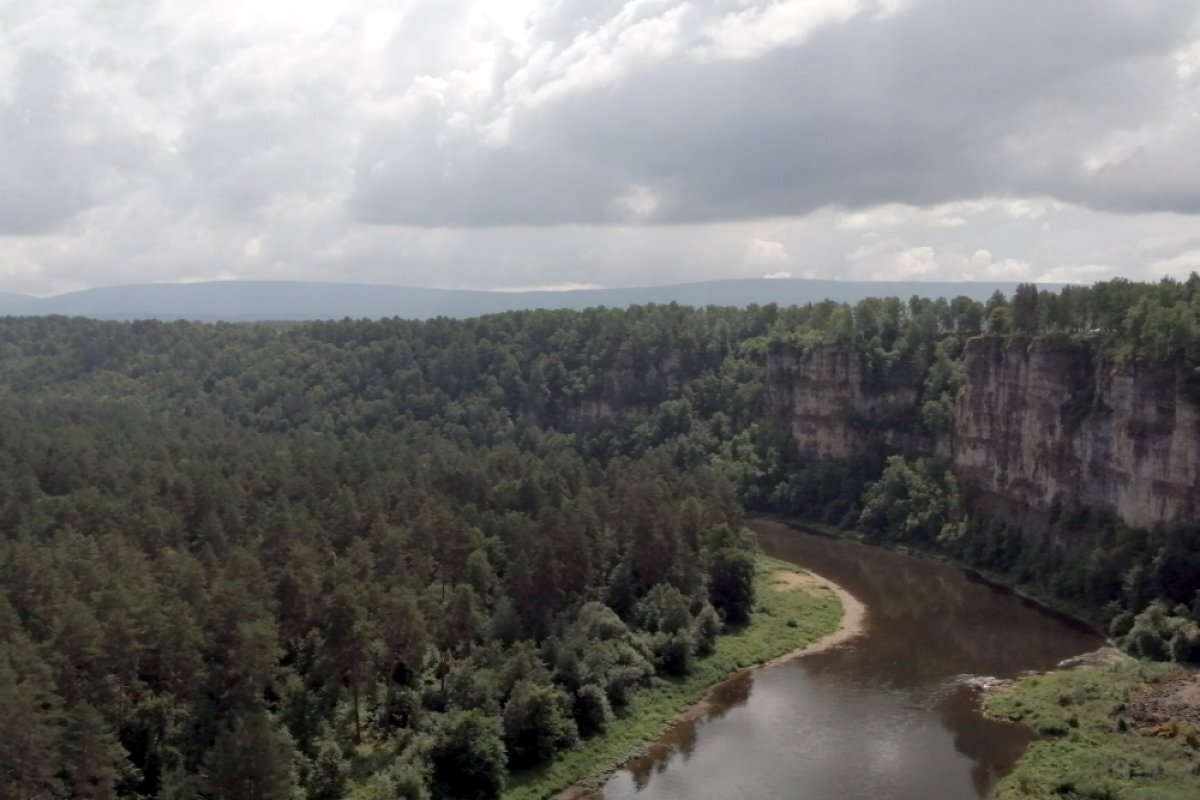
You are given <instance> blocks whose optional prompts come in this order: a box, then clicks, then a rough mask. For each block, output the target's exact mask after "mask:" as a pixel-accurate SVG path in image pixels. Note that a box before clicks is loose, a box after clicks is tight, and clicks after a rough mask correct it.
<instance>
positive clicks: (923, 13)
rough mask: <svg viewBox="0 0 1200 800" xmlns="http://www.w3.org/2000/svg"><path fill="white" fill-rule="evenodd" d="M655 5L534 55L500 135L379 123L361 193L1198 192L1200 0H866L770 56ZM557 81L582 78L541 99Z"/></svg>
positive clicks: (492, 202)
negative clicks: (653, 32) (642, 44)
mask: <svg viewBox="0 0 1200 800" xmlns="http://www.w3.org/2000/svg"><path fill="white" fill-rule="evenodd" d="M630 5H632V4H630ZM645 5H647V6H650V7H651V8H652V9H653V15H651V14H649V13H644V14H642V15H640V16H639V15H633V14H629V15H627V16H626V18H624V19H621V20H620V21H619V23H618V22H617V20H618V17H619V15H620V14H622V13H624V12H625V9H626V8H627V7H622V8H620V9H617V10H616V13H615V14H614V16H613V17H610V18H609V19H608V20H607V21H605V22H601V23H597V25H598V29H604V27H605V26H606V25H607V26H609V27H611V28H613V29H614V30H612V31H611V32H610V33H609V35H607V36H605V37H596V38H598V39H600V41H597V42H595V43H594V52H583V53H575V54H572V51H573V50H578V49H579V42H580V40H581V37H583V36H585V35H586V34H583V33H580V32H579V31H578V30H574V29H570V28H567V29H566V30H564V31H562V33H563V36H564V38H563V40H562V41H559V42H546V43H542V44H541V45H540V47H544V48H548V49H549V51H550V52H551V53H553V54H555V56H556V57H557V59H558V60H559V61H560V62H561V63H560V65H559V68H558V69H557V70H554V69H550V68H547V69H545V70H543V80H544V81H545V83H543V84H541V85H538V84H536V83H533V84H532V85H530V79H529V78H528V77H527V76H524V75H523V74H522V73H521V71H520V70H519V69H518V70H517V71H515V72H514V74H513V75H510V76H509V77H508V79H507V80H508V81H510V82H521V81H524V85H523V87H522V89H521V90H520V91H508V92H506V91H505V89H504V88H502V89H501V91H500V92H498V94H499V95H501V97H503V98H504V103H503V104H502V106H501V108H500V109H499V111H498V112H497V110H496V109H495V108H494V107H493V108H488V109H487V112H491V113H498V114H499V115H501V116H502V117H503V118H504V119H505V124H506V125H507V126H508V129H509V130H508V132H507V136H506V137H505V139H504V140H503V141H502V142H489V141H487V140H486V138H485V137H483V136H481V135H478V132H477V131H469V132H463V131H459V132H455V131H453V130H451V129H450V126H449V125H448V124H447V121H446V120H445V119H443V118H438V117H437V116H436V115H424V116H421V117H418V118H416V119H413V120H406V121H404V122H398V123H396V124H394V125H393V126H390V127H388V126H385V127H384V128H382V129H381V130H380V131H379V132H377V133H376V134H375V135H374V136H371V137H369V139H368V141H367V143H366V144H365V145H364V146H363V148H362V151H361V153H360V156H359V168H358V172H357V180H356V193H355V196H354V203H355V210H356V212H357V213H358V214H360V215H361V217H362V218H363V219H365V220H368V221H371V222H396V223H406V224H414V225H430V226H439V225H469V226H470V225H485V226H486V225H510V224H533V225H546V224H559V223H564V222H614V221H622V220H623V219H624V218H627V217H628V216H629V213H628V211H627V209H625V208H624V206H623V205H622V203H621V202H620V201H621V198H622V197H623V196H625V195H626V194H628V193H629V192H630V191H634V190H638V191H640V192H642V193H643V195H644V196H645V197H646V198H647V206H648V207H647V208H646V210H645V213H643V214H642V215H640V221H647V220H650V221H661V222H694V221H712V220H729V219H752V218H758V217H763V216H777V215H794V214H803V213H807V212H809V211H812V210H813V209H816V208H819V207H821V206H824V205H829V204H838V205H844V206H849V207H864V206H870V205H876V204H880V203H889V202H904V203H913V204H922V205H923V204H931V203H940V202H947V201H950V200H954V199H960V198H963V197H977V196H995V195H1011V194H1033V195H1046V196H1051V197H1055V198H1059V199H1062V200H1065V201H1068V202H1073V203H1079V204H1083V205H1087V206H1090V207H1094V208H1102V209H1119V210H1155V211H1162V210H1169V211H1180V212H1184V213H1193V212H1195V211H1197V210H1198V203H1200V182H1197V181H1196V178H1197V177H1200V175H1198V174H1197V172H1198V171H1197V163H1196V161H1197V160H1196V159H1195V158H1194V157H1192V156H1190V155H1188V153H1187V152H1186V151H1187V150H1188V149H1189V148H1191V147H1192V143H1193V142H1195V141H1200V136H1197V134H1200V124H1198V123H1197V119H1196V116H1195V113H1194V112H1195V107H1196V103H1197V101H1198V100H1200V92H1198V91H1197V88H1196V85H1195V84H1196V82H1195V80H1194V78H1193V76H1191V75H1185V74H1181V72H1180V69H1179V64H1178V58H1177V56H1176V51H1177V50H1178V49H1179V48H1180V47H1182V46H1184V45H1186V44H1187V42H1188V37H1189V35H1191V34H1192V33H1194V31H1195V20H1196V16H1197V7H1196V5H1195V4H1194V3H1192V2H1163V3H1154V4H1135V3H1129V2H1125V3H1119V2H1095V1H1094V0H1074V1H1073V2H1057V3H1051V4H1047V3H1044V2H1037V1H1036V0H1028V1H1026V0H1016V1H1015V2H1005V3H962V2H932V1H931V2H924V3H917V4H915V5H913V6H912V7H911V8H908V9H905V10H902V11H901V12H899V13H895V14H891V15H886V16H882V17H880V16H878V15H872V14H871V13H869V12H870V11H871V10H872V9H871V7H870V6H868V5H862V6H861V7H858V8H854V9H852V11H853V13H851V14H849V15H848V18H844V19H843V18H842V17H840V16H838V15H834V14H831V15H830V16H829V17H828V18H818V19H814V20H813V23H812V26H811V28H810V29H809V30H807V31H805V30H804V29H803V28H798V30H797V32H796V37H795V38H796V39H797V40H798V41H790V40H788V39H786V38H783V39H782V40H781V41H780V42H778V43H777V44H776V45H775V46H772V47H769V48H763V51H762V52H759V53H754V54H753V56H754V57H736V56H738V54H739V51H738V50H737V49H736V48H733V45H729V44H727V45H725V46H723V47H722V46H718V45H717V44H714V43H713V42H712V41H711V40H712V39H713V37H715V36H717V34H715V33H713V32H712V31H713V30H714V26H716V25H718V24H719V23H720V22H721V20H722V19H723V17H722V15H721V11H720V9H719V8H717V9H715V10H713V11H710V12H708V13H707V14H706V15H702V14H701V13H700V12H698V11H696V10H695V9H694V8H693V7H692V6H690V5H686V4H680V5H675V6H667V5H665V4H645ZM830 5H831V7H832V6H836V4H830ZM845 5H849V6H853V5H854V4H845ZM875 10H876V11H877V10H878V9H875ZM639 27H657V30H658V39H657V41H658V47H659V49H660V52H659V53H658V56H657V57H656V58H648V57H646V56H645V54H644V51H643V50H640V49H639V50H636V51H634V52H636V53H637V54H639V55H641V56H642V60H641V61H639V60H638V59H637V58H635V57H634V56H633V55H631V53H630V49H629V48H627V47H625V46H624V45H623V40H624V38H626V37H631V38H635V39H636V38H638V37H639ZM727 27H730V28H732V27H734V26H732V25H731V24H729V25H727ZM550 29H551V30H554V29H556V28H555V27H554V26H550ZM706 31H707V32H708V33H707V34H706ZM706 35H707V37H708V40H709V41H708V45H707V49H706V47H705V42H706ZM728 36H729V38H731V39H733V38H736V37H734V35H733V34H728ZM731 48H733V49H731ZM610 58H611V59H614V60H615V63H610V62H608V61H606V60H605V59H610ZM647 61H648V62H651V63H649V64H647V63H646V62H647ZM628 62H633V63H632V64H631V63H628ZM500 83H501V86H502V87H505V83H504V82H503V81H501V82H500ZM556 83H557V84H561V85H565V87H567V88H563V89H562V90H560V91H559V92H558V93H556V94H555V95H554V99H552V100H550V101H545V102H538V99H539V92H542V93H545V92H546V91H547V87H551V88H552V87H554V86H555V84H556ZM1188 106H1190V108H1188ZM1189 111H1190V113H1189ZM1131 120H1133V121H1136V126H1137V127H1135V128H1132V129H1130V128H1129V127H1128V125H1129V123H1130V121H1131ZM483 121H484V122H486V116H485V117H484V119H483ZM1139 137H1140V138H1141V139H1142V140H1143V141H1140V142H1139ZM1123 141H1124V142H1125V144H1124V145H1122V142H1123ZM396 142H404V144H403V145H401V146H395V144H394V143H396ZM1089 155H1090V156H1091V157H1090V160H1089Z"/></svg>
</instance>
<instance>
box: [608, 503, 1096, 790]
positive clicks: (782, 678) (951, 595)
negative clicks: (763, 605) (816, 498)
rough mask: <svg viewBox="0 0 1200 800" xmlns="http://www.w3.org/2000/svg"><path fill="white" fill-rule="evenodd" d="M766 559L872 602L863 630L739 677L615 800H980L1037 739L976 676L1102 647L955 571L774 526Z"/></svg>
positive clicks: (765, 532)
mask: <svg viewBox="0 0 1200 800" xmlns="http://www.w3.org/2000/svg"><path fill="white" fill-rule="evenodd" d="M752 527H754V529H755V530H756V531H757V532H758V536H759V544H760V545H761V547H762V549H763V551H764V552H765V553H767V554H768V555H771V556H774V557H776V558H780V559H784V560H786V561H789V562H791V563H793V564H796V565H798V566H800V567H803V568H805V569H810V570H812V571H813V572H816V573H817V574H819V575H822V576H824V577H826V578H828V579H830V580H832V581H833V582H834V583H837V584H839V585H841V586H842V587H843V588H845V589H847V590H848V591H849V592H850V593H851V594H852V595H854V596H855V597H856V598H858V599H859V600H860V601H862V602H863V603H864V604H865V605H866V607H867V617H866V626H865V630H864V632H863V634H862V635H861V636H858V637H857V638H854V639H852V640H851V641H849V642H846V643H844V644H842V645H840V646H838V647H835V648H833V649H830V650H826V651H823V652H816V653H811V654H808V655H804V656H800V657H799V658H796V659H794V660H791V661H788V662H785V663H783V664H781V665H778V666H774V667H771V668H769V669H763V670H754V671H751V672H748V673H743V674H742V675H740V676H739V677H737V678H735V679H734V680H731V681H729V682H727V683H725V684H722V686H721V687H719V689H718V691H717V693H716V697H715V698H714V699H713V703H712V707H711V709H710V710H709V712H708V713H707V714H706V715H705V716H702V717H701V718H699V719H697V720H695V721H693V722H685V723H681V724H680V725H678V726H676V727H675V728H673V729H672V730H671V731H669V732H668V733H667V734H666V735H665V736H664V737H663V739H662V740H661V741H660V742H658V743H656V745H655V746H653V747H651V748H650V755H648V756H647V757H645V758H642V759H639V760H637V761H635V762H633V763H631V764H629V765H627V766H626V767H625V768H623V769H621V770H619V771H618V772H616V773H615V774H614V775H613V776H612V777H611V778H610V779H609V781H608V782H607V783H606V784H605V786H604V788H603V794H602V796H603V797H604V798H605V800H622V799H624V798H629V799H630V800H632V799H633V798H637V800H683V799H684V798H689V799H695V800H707V799H708V798H712V800H718V799H719V800H725V799H726V798H729V799H730V800H733V799H734V798H742V799H744V800H775V799H776V798H779V800H783V799H784V798H787V799H789V800H807V799H809V798H811V799H812V800H860V798H861V800H974V799H975V798H987V797H990V796H991V793H992V789H993V787H994V786H995V784H996V781H998V780H999V779H1000V778H1001V777H1002V776H1003V775H1004V774H1005V773H1006V772H1007V771H1008V770H1010V769H1011V768H1012V765H1013V764H1014V763H1015V761H1016V759H1017V758H1018V757H1020V755H1021V753H1022V752H1024V750H1025V747H1026V745H1027V744H1028V743H1029V741H1030V740H1031V738H1032V733H1031V732H1030V731H1029V730H1028V729H1026V728H1023V727H1021V726H1018V725H1013V724H1009V723H1005V722H999V721H996V720H989V719H986V718H985V717H984V716H983V715H982V714H981V712H980V710H979V698H980V689H979V683H980V679H981V678H1001V679H1006V678H1014V677H1016V676H1018V675H1019V674H1021V673H1022V672H1025V671H1028V670H1039V671H1040V670H1047V669H1050V668H1052V667H1054V666H1055V665H1056V664H1057V663H1058V662H1060V661H1062V660H1063V659H1067V658H1070V657H1072V656H1077V655H1080V654H1082V653H1086V652H1089V651H1092V650H1095V649H1096V648H1098V647H1101V646H1102V645H1103V644H1104V641H1103V639H1102V638H1101V637H1100V636H1098V635H1097V634H1096V633H1094V632H1092V631H1091V630H1089V629H1088V628H1087V627H1086V626H1084V625H1082V624H1081V623H1078V622H1076V621H1074V620H1072V619H1070V618H1068V617H1065V616H1062V615H1059V614H1055V613H1053V612H1051V611H1048V610H1047V609H1044V608H1042V607H1040V606H1038V605H1036V604H1034V603H1031V602H1029V601H1026V600H1024V599H1022V598H1021V597H1019V596H1017V595H1014V594H1013V593H1011V592H1009V591H1007V590H1005V589H1002V588H998V587H995V586H993V585H990V584H988V583H986V582H984V581H982V580H980V579H979V578H977V577H974V576H972V575H971V574H969V573H967V572H965V571H964V570H961V569H958V568H956V567H953V566H950V565H947V564H940V563H937V562H934V561H929V560H925V559H920V558H914V557H912V556H906V555H903V554H901V553H896V552H892V551H889V550H884V549H882V548H875V547H869V546H866V545H863V544H859V543H857V542H851V541H845V540H840V539H832V538H828V537H823V536H817V535H813V534H808V533H802V532H800V531H797V530H795V529H793V528H789V527H787V526H784V525H781V524H778V523H774V522H767V521H758V522H755V523H753V526H752Z"/></svg>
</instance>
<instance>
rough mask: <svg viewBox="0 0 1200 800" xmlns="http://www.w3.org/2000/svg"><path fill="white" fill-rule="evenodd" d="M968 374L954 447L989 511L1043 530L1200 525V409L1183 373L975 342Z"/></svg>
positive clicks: (1077, 352)
mask: <svg viewBox="0 0 1200 800" xmlns="http://www.w3.org/2000/svg"><path fill="white" fill-rule="evenodd" d="M964 364H965V366H966V369H967V384H966V386H965V387H964V389H963V391H962V392H961V393H960V394H959V396H958V399H957V403H956V408H955V430H954V436H953V440H952V442H951V445H950V447H951V452H952V462H953V465H954V469H955V472H956V473H957V474H958V476H959V478H960V480H961V481H962V483H963V484H964V485H966V486H970V487H972V488H973V489H974V490H975V491H977V492H978V495H977V496H976V497H975V498H974V503H975V504H976V506H977V509H978V510H986V511H990V512H991V513H995V514H998V515H1000V516H1002V517H1004V518H1006V519H1007V520H1008V521H1010V522H1016V523H1023V524H1026V525H1033V526H1035V527H1036V526H1037V525H1038V524H1039V523H1044V522H1045V521H1047V520H1048V519H1049V518H1050V517H1051V516H1052V515H1053V513H1054V511H1055V510H1056V508H1061V509H1071V508H1076V507H1089V508H1103V509H1107V510H1109V511H1112V512H1114V513H1115V514H1117V515H1118V516H1120V517H1121V518H1122V519H1124V520H1125V522H1127V523H1128V524H1130V525H1132V526H1134V527H1138V528H1154V527H1158V526H1161V525H1172V524H1180V523H1187V522H1194V521H1196V520H1197V519H1198V518H1200V517H1198V511H1200V508H1198V505H1200V406H1198V405H1197V404H1196V402H1194V401H1193V400H1191V399H1189V398H1188V396H1187V395H1186V393H1184V392H1183V391H1182V385H1181V378H1182V376H1181V375H1180V373H1179V370H1178V369H1176V368H1173V367H1162V366H1158V367H1147V366H1144V365H1135V364H1112V363H1109V362H1107V361H1105V360H1104V359H1103V358H1101V357H1100V356H1099V355H1098V354H1097V353H1096V352H1095V348H1094V347H1093V346H1092V345H1091V344H1090V343H1088V342H1079V341H1073V342H1072V341H1065V340H1061V339H1052V338H1038V339H1026V338H1017V337H1014V338H1001V337H983V338H979V339H973V340H971V341H969V342H968V343H967V346H966V350H965V352H964Z"/></svg>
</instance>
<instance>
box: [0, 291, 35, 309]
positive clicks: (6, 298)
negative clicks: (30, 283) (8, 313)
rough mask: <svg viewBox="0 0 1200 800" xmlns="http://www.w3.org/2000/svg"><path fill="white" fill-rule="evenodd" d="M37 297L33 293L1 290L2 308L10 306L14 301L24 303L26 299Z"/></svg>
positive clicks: (0, 303) (0, 306) (0, 305)
mask: <svg viewBox="0 0 1200 800" xmlns="http://www.w3.org/2000/svg"><path fill="white" fill-rule="evenodd" d="M33 299H35V298H34V297H32V296H31V295H27V294H17V293H16V292H0V308H3V307H5V306H10V305H12V304H14V303H23V302H25V301H26V300H33Z"/></svg>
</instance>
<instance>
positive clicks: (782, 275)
mask: <svg viewBox="0 0 1200 800" xmlns="http://www.w3.org/2000/svg"><path fill="white" fill-rule="evenodd" d="M763 277H764V278H766V279H767V280H769V281H774V280H787V279H788V278H791V277H792V273H790V272H787V271H783V272H768V273H767V274H765V275H763Z"/></svg>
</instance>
